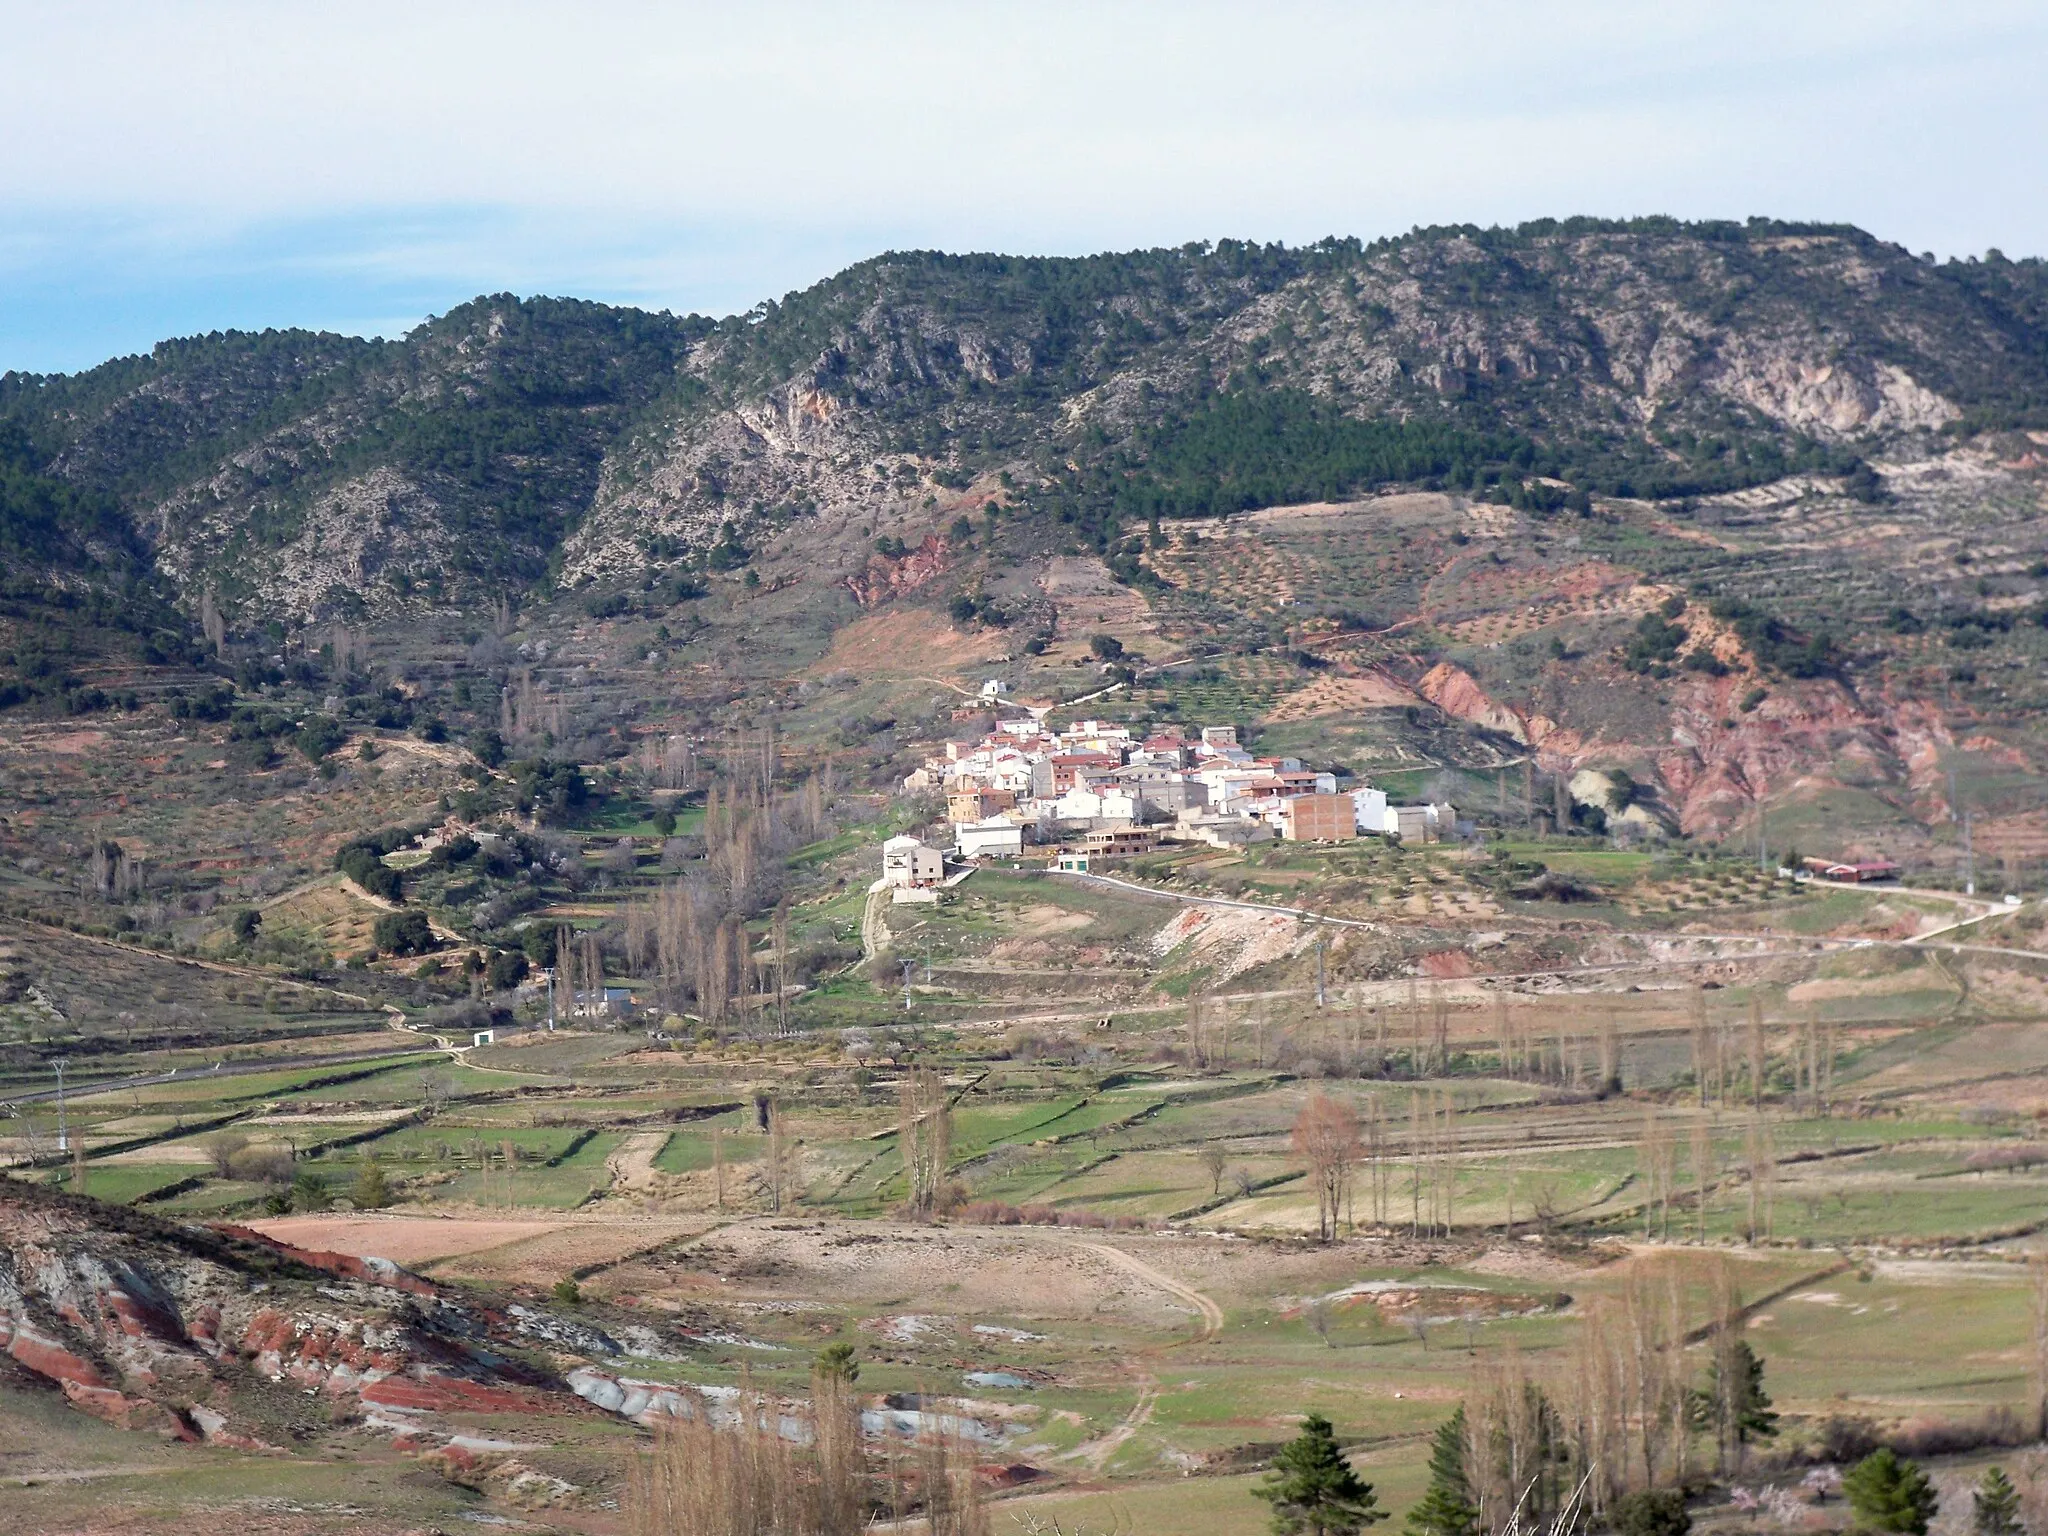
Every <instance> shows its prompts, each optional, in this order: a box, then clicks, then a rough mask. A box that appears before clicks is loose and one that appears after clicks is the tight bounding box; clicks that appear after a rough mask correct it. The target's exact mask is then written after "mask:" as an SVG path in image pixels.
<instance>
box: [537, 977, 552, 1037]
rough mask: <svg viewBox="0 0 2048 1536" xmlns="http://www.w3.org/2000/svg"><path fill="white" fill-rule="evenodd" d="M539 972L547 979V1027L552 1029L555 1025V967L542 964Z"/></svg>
mask: <svg viewBox="0 0 2048 1536" xmlns="http://www.w3.org/2000/svg"><path fill="white" fill-rule="evenodd" d="M540 973H541V975H542V976H543V977H544V978H545V979H546V980H547V984H548V1028H549V1029H553V1028H554V1027H555V968H554V967H553V966H552V965H544V966H542V967H541V968H540Z"/></svg>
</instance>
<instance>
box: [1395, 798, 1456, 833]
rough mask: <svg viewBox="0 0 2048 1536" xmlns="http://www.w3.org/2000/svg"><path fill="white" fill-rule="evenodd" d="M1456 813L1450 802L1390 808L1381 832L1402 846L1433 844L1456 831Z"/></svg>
mask: <svg viewBox="0 0 2048 1536" xmlns="http://www.w3.org/2000/svg"><path fill="white" fill-rule="evenodd" d="M1457 825H1458V813H1457V810H1456V808H1455V807H1453V806H1452V805H1451V803H1450V801H1448V800H1445V801H1442V802H1440V803H1434V802H1433V803H1431V804H1428V805H1390V806H1388V807H1387V810H1386V821H1385V824H1384V826H1383V827H1382V830H1383V831H1385V832H1388V833H1391V834H1392V835H1394V836H1397V837H1399V838H1400V839H1401V841H1402V842H1404V843H1434V842H1438V841H1440V840H1441V839H1442V838H1444V837H1446V836H1449V835H1453V834H1454V833H1455V832H1456V830H1457Z"/></svg>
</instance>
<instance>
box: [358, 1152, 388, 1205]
mask: <svg viewBox="0 0 2048 1536" xmlns="http://www.w3.org/2000/svg"><path fill="white" fill-rule="evenodd" d="M348 1197H349V1200H350V1202H351V1203H352V1204H353V1205H354V1206H355V1208H356V1209H357V1210H359V1211H381V1210H383V1209H384V1207H385V1206H387V1205H389V1204H390V1203H391V1185H390V1183H389V1182H388V1181H387V1180H386V1179H385V1177H384V1170H383V1169H382V1168H379V1167H378V1166H377V1164H376V1162H375V1160H374V1159H373V1160H371V1161H370V1162H366V1163H364V1164H363V1171H362V1172H361V1173H358V1174H357V1175H356V1181H355V1184H354V1185H353V1186H352V1187H351V1188H350V1190H349V1192H348Z"/></svg>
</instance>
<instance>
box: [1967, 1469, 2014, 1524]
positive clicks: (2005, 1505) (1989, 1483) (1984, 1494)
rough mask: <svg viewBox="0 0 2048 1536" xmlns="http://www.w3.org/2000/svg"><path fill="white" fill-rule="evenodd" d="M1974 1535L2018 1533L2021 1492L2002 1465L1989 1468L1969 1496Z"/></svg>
mask: <svg viewBox="0 0 2048 1536" xmlns="http://www.w3.org/2000/svg"><path fill="white" fill-rule="evenodd" d="M1970 1503H1971V1505H1972V1509H1971V1515H1970V1528H1971V1530H1973V1531H1975V1532H1976V1536H2020V1530H2021V1526H2020V1494H2019V1490H2018V1489H2017V1488H2015V1487H2013V1485H2012V1479H2011V1478H2009V1477H2007V1476H2006V1475H2005V1469H2004V1468H2003V1467H1990V1468H1987V1469H1986V1470H1985V1473H1984V1477H1983V1479H1982V1481H1980V1482H1979V1483H1978V1484H1977V1486H1976V1489H1975V1490H1974V1491H1973V1492H1972V1493H1971V1495H1970Z"/></svg>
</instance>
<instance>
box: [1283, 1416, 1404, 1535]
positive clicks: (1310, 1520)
mask: <svg viewBox="0 0 2048 1536" xmlns="http://www.w3.org/2000/svg"><path fill="white" fill-rule="evenodd" d="M1252 1497H1254V1498H1258V1499H1264V1500H1265V1501H1266V1502H1267V1503H1269V1504H1271V1505H1272V1506H1273V1531H1274V1536H1358V1532H1360V1531H1362V1530H1364V1529H1365V1528H1366V1527H1367V1526H1368V1525H1371V1524H1373V1523H1374V1522H1375V1521H1379V1520H1384V1519H1386V1517H1387V1516H1386V1511H1385V1510H1383V1509H1380V1508H1379V1507H1378V1504H1379V1500H1378V1499H1376V1498H1375V1497H1374V1496H1373V1491H1372V1484H1370V1483H1368V1482H1365V1481H1363V1480H1362V1479H1361V1478H1360V1477H1359V1475H1358V1474H1357V1473H1356V1472H1354V1471H1352V1470H1351V1463H1350V1462H1348V1461H1346V1460H1345V1459H1344V1453H1343V1451H1341V1450H1340V1449H1338V1446H1337V1435H1336V1431H1335V1430H1334V1429H1332V1428H1331V1426H1330V1421H1329V1420H1328V1419H1326V1418H1324V1417H1323V1416H1322V1415H1321V1414H1320V1413H1311V1414H1310V1415H1309V1416H1308V1417H1307V1418H1306V1419H1304V1420H1303V1421H1302V1425H1301V1434H1300V1435H1299V1436H1297V1437H1296V1438H1295V1439H1293V1440H1291V1441H1289V1442H1288V1443H1287V1444H1286V1445H1285V1446H1283V1447H1281V1450H1280V1454H1279V1455H1277V1456H1275V1457H1274V1458H1273V1471H1272V1474H1271V1475H1270V1476H1269V1477H1268V1478H1267V1479H1266V1481H1265V1482H1263V1483H1261V1484H1260V1485H1259V1486H1258V1487H1256V1488H1254V1489H1253V1490H1252Z"/></svg>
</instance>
